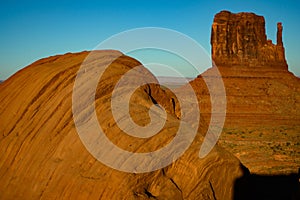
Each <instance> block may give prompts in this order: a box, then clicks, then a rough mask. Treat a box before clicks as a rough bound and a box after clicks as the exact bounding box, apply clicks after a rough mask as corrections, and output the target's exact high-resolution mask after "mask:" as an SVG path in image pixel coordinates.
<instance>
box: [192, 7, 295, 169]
mask: <svg viewBox="0 0 300 200" xmlns="http://www.w3.org/2000/svg"><path fill="white" fill-rule="evenodd" d="M282 33H283V25H282V23H280V22H279V23H278V24H277V43H276V44H273V43H272V41H271V40H268V39H267V36H266V31H265V20H264V17H262V16H258V15H255V14H254V13H237V14H234V13H231V12H228V11H222V12H220V13H218V14H216V15H215V17H214V21H213V24H212V30H211V55H212V59H213V61H214V67H217V68H218V70H219V71H220V74H221V78H222V81H223V83H224V86H225V90H226V97H227V99H226V100H227V110H226V120H225V125H224V128H223V133H222V135H221V140H219V143H220V145H221V146H223V147H224V148H225V149H227V150H229V151H231V152H232V153H234V154H235V155H236V156H237V157H238V158H239V159H240V160H241V161H242V163H243V164H244V165H245V166H246V167H247V168H249V170H250V171H251V173H256V174H289V173H297V172H298V169H299V167H300V135H299V132H300V123H299V122H300V79H299V78H298V77H296V76H294V75H293V74H292V73H291V72H289V71H288V65H287V62H286V59H285V49H284V45H283V39H282ZM214 67H212V68H210V69H208V70H207V71H205V72H204V73H203V74H201V75H199V76H198V77H197V78H196V79H194V80H192V81H191V83H190V84H191V85H192V86H193V88H194V89H195V91H196V92H197V96H198V99H199V102H200V110H201V114H202V117H203V119H205V120H204V121H206V123H207V124H208V123H209V122H210V113H211V103H210V95H217V94H218V91H215V93H216V94H213V93H214V91H213V92H212V93H211V94H209V92H208V90H207V87H206V83H205V82H204V81H203V78H204V77H205V78H206V79H207V80H210V81H209V82H213V81H214V79H216V78H218V77H216V76H215V75H214V73H213V68H214Z"/></svg>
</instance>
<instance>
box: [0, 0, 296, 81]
mask: <svg viewBox="0 0 300 200" xmlns="http://www.w3.org/2000/svg"><path fill="white" fill-rule="evenodd" d="M221 10H229V11H232V12H241V11H244V12H254V13H256V14H259V15H263V16H264V17H265V20H266V29H267V35H268V38H269V39H272V40H273V42H274V43H275V42H276V38H275V37H276V23H277V22H279V21H281V22H282V23H283V27H284V30H283V42H284V45H285V49H286V57H287V61H288V64H289V69H290V71H292V72H293V73H294V74H295V75H297V76H300V54H299V52H300V26H299V20H300V14H299V13H300V12H299V11H300V3H299V1H297V0H294V1H289V0H285V1H279V0H272V1H271V0H249V1H247V0H219V1H216V0H206V1H200V0H181V1H179V0H113V1H109V0H105V1H102V0H97V1H89V0H87V1H76V0H71V1H66V0H60V1H55V0H51V1H50V0H39V1H33V0H32V1H26V0H24V1H18V0H10V1H1V2H0V36H1V37H0V80H1V79H2V80H3V79H6V78H8V77H9V76H11V75H12V74H13V73H15V72H16V71H18V70H19V69H21V68H23V67H25V66H27V65H28V64H30V63H32V62H34V61H36V60H38V59H40V58H43V57H48V56H51V55H57V54H63V53H66V52H79V51H83V50H92V49H93V48H94V47H96V46H97V45H98V44H99V43H100V42H101V41H103V40H105V39H106V38H108V37H110V36H112V35H114V34H117V33H119V32H122V31H125V30H128V29H132V28H138V27H149V26H150V27H164V28H169V29H174V30H176V31H179V32H182V33H184V34H186V35H188V36H190V37H191V38H193V39H195V40H196V41H197V42H198V43H200V44H201V45H202V46H203V47H204V48H205V49H206V50H207V51H208V52H210V44H209V42H210V31H211V24H212V20H213V17H214V15H215V14H216V13H217V12H219V11H221ZM195 76H196V75H195Z"/></svg>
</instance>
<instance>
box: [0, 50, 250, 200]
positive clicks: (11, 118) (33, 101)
mask: <svg viewBox="0 0 300 200" xmlns="http://www.w3.org/2000/svg"><path fill="white" fill-rule="evenodd" d="M88 54H89V52H82V53H77V54H70V53H69V54H65V55H62V56H53V57H49V58H45V59H42V60H39V61H37V62H35V63H33V64H31V65H30V66H28V67H26V68H24V69H23V70H21V71H19V72H18V73H16V74H15V75H13V76H12V77H11V78H10V79H8V80H6V81H5V82H4V83H2V84H1V85H0V101H1V107H0V113H1V115H0V121H1V127H0V133H1V135H0V146H1V148H0V155H1V156H0V183H1V187H0V197H1V199H153V198H155V199H231V198H232V197H233V192H234V191H233V186H234V182H235V180H236V179H237V178H239V177H241V176H242V175H243V174H244V173H245V170H244V169H243V167H242V166H241V164H240V162H239V161H238V160H237V159H236V158H235V157H234V156H232V155H231V154H230V153H228V152H227V151H225V150H223V149H220V148H218V147H215V148H214V149H213V150H212V151H211V152H210V154H208V155H207V156H206V157H205V158H203V159H200V158H199V157H198V153H199V149H200V146H201V143H202V141H203V136H201V135H200V134H197V136H196V138H195V140H194V142H193V143H192V145H191V146H190V148H189V149H188V150H187V151H186V152H185V153H184V155H183V156H182V157H180V158H179V159H178V160H177V161H176V162H174V163H173V164H171V165H169V166H167V167H165V168H163V169H161V170H157V171H154V172H149V173H142V174H135V173H125V172H120V171H117V170H115V169H112V168H109V167H107V166H105V165H103V164H102V163H101V162H99V161H97V160H96V159H95V158H94V157H93V156H91V154H90V153H89V152H88V151H87V150H86V148H85V147H84V146H83V144H82V142H81V140H80V139H79V136H78V134H77V132H76V128H75V125H74V121H73V116H72V90H73V86H74V80H75V77H76V73H77V71H78V69H79V67H80V65H81V63H82V62H83V60H84V59H85V58H86V57H87V56H88ZM112 60H114V61H113V62H112V63H111V64H110V66H109V68H108V69H107V71H106V72H105V73H104V75H103V80H104V81H103V80H102V81H100V83H99V84H98V88H97V92H96V95H95V106H96V111H97V116H98V120H99V123H100V124H101V126H102V128H103V130H104V131H105V134H106V135H107V137H108V138H109V139H110V140H111V141H112V142H113V143H115V144H116V145H118V146H120V148H124V149H126V150H127V151H132V152H149V151H153V150H156V149H159V148H161V147H163V146H164V145H165V144H167V143H168V142H169V141H170V140H172V138H173V137H174V135H175V134H176V131H177V128H178V124H179V120H178V118H177V116H176V115H175V114H174V113H175V112H174V105H173V103H174V102H172V101H170V97H171V95H170V96H168V95H169V94H168V92H165V91H162V90H161V89H160V87H159V86H157V85H155V84H151V85H145V86H143V87H141V88H139V89H138V90H136V92H135V93H134V95H133V96H132V98H131V100H130V102H131V103H130V113H131V115H132V118H133V120H134V121H135V122H136V123H137V124H140V125H145V124H147V122H149V116H148V110H149V108H150V107H151V106H152V105H153V104H154V103H160V104H162V105H165V109H166V110H167V113H168V117H167V122H166V124H165V126H164V127H163V129H162V130H161V131H160V132H159V133H158V134H157V135H155V136H153V137H151V138H148V139H141V138H133V137H130V136H129V135H127V134H126V133H124V132H123V131H122V130H120V129H119V128H118V127H117V125H116V123H115V120H114V119H113V117H112V113H111V108H110V101H108V98H109V97H110V96H111V93H112V91H113V89H114V86H115V84H116V83H117V82H118V80H119V79H120V77H122V76H123V75H124V74H125V73H126V72H127V71H129V70H130V69H132V68H133V67H135V66H138V65H140V63H139V62H138V61H136V60H134V59H132V58H130V57H127V56H125V55H122V54H121V53H120V52H117V51H97V52H94V54H93V59H92V62H89V63H88V65H94V66H95V67H103V66H104V65H105V63H108V62H111V61H112ZM139 73H140V78H141V77H143V76H152V75H151V73H150V72H149V71H148V70H146V69H145V68H143V69H142V70H141V71H139ZM153 78H154V77H153ZM154 79H155V78H154ZM83 84H88V83H83ZM123 87H124V88H121V89H124V91H126V89H127V88H126V85H124V86H123ZM79 101H80V99H79ZM87 117H88V116H87ZM162 120H163V119H162ZM185 131H189V128H188V126H187V127H186V129H185ZM112 159H118V157H117V156H116V157H112ZM141 164H143V165H145V164H147V163H141Z"/></svg>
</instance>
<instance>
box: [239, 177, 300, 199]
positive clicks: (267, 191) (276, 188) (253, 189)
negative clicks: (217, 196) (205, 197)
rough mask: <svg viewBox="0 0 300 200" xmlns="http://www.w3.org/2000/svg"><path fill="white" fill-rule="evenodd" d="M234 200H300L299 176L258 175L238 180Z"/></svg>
mask: <svg viewBox="0 0 300 200" xmlns="http://www.w3.org/2000/svg"><path fill="white" fill-rule="evenodd" d="M233 199H234V200H250V199H251V200H253V199H255V200H260V199H261V200H269V199H270V200H300V183H299V174H289V175H256V174H250V173H246V175H244V176H243V177H241V178H239V179H237V180H236V182H235V185H234V198H233Z"/></svg>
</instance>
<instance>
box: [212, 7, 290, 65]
mask: <svg viewBox="0 0 300 200" xmlns="http://www.w3.org/2000/svg"><path fill="white" fill-rule="evenodd" d="M277 29H278V31H277V45H274V44H273V43H272V41H271V40H268V39H267V36H266V33H265V32H266V31H265V20H264V17H262V16H258V15H255V14H254V13H237V14H234V13H230V12H228V11H222V12H220V13H218V14H216V15H215V18H214V22H213V25H212V31H211V46H212V59H213V61H214V62H215V64H216V65H217V66H240V67H242V66H243V67H246V66H251V67H263V66H272V68H273V69H276V70H277V69H279V70H287V63H286V60H285V57H284V47H283V43H282V25H281V23H278V25H277Z"/></svg>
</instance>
